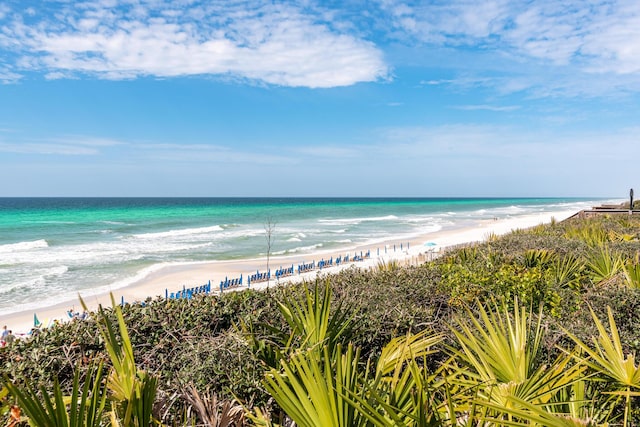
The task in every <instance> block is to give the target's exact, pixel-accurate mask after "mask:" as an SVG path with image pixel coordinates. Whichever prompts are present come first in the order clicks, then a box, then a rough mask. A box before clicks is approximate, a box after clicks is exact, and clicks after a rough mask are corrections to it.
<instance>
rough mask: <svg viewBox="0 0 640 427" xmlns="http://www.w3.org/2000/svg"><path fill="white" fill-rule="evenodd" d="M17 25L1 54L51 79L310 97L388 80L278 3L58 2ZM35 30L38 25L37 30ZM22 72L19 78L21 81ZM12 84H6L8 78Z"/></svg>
mask: <svg viewBox="0 0 640 427" xmlns="http://www.w3.org/2000/svg"><path fill="white" fill-rule="evenodd" d="M55 6H56V7H57V9H56V10H55V11H54V12H53V13H51V11H48V10H46V9H45V5H44V4H41V5H39V8H38V9H35V10H34V14H35V16H33V17H31V16H29V15H28V14H26V13H23V14H22V15H19V14H17V13H16V16H15V17H14V18H13V19H12V20H11V21H10V22H9V23H8V25H6V26H5V27H4V29H3V30H2V35H0V46H4V48H5V49H9V50H10V51H12V52H14V53H17V54H18V55H19V56H20V60H19V61H18V62H19V63H20V64H22V68H23V69H25V70H38V71H44V72H45V74H46V76H47V78H63V77H69V76H73V75H77V74H88V75H94V76H97V77H100V78H105V79H128V78H135V77H139V76H157V77H174V76H185V75H214V76H221V77H225V76H226V77H231V78H238V79H246V80H250V81H258V82H265V83H269V84H275V85H284V86H306V87H312V88H321V87H335V86H346V85H352V84H354V83H358V82H366V81H376V80H379V79H385V78H386V77H387V76H388V73H389V69H388V66H387V65H386V64H385V62H384V59H383V55H382V52H381V51H380V50H379V49H378V48H376V47H375V46H374V45H373V44H372V43H371V42H368V41H366V40H363V39H361V38H359V37H358V36H357V35H352V34H348V33H345V32H340V31H336V30H335V29H334V28H335V27H336V25H334V24H333V23H330V22H327V21H323V19H322V15H321V14H318V13H317V11H315V10H314V9H312V8H302V7H299V6H297V5H294V4H289V5H288V4H273V3H271V2H267V1H264V2H222V3H211V4H208V3H205V4H201V3H194V2H183V3H181V4H176V2H169V1H166V2H165V1H139V2H100V1H84V2H73V3H69V4H65V3H59V2H58V3H55ZM31 21H34V22H31ZM15 72H16V71H14V73H15ZM7 80H8V79H7Z"/></svg>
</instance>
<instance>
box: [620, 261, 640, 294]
mask: <svg viewBox="0 0 640 427" xmlns="http://www.w3.org/2000/svg"><path fill="white" fill-rule="evenodd" d="M623 268H624V277H625V279H626V280H627V285H628V286H629V287H630V288H633V289H640V262H638V261H637V260H636V261H635V262H634V261H629V262H627V263H626V264H625V265H624V267H623Z"/></svg>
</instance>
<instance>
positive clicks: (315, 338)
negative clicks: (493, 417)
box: [249, 287, 446, 427]
mask: <svg viewBox="0 0 640 427" xmlns="http://www.w3.org/2000/svg"><path fill="white" fill-rule="evenodd" d="M328 289H329V288H328V287H327V288H325V293H324V297H323V298H319V290H318V288H317V287H316V288H315V290H314V293H313V295H312V294H311V293H309V292H307V301H306V304H299V303H297V302H295V301H293V300H286V301H285V302H283V303H282V307H281V311H282V312H283V314H284V315H285V317H287V322H288V323H289V324H290V325H292V334H297V335H299V337H298V338H290V339H289V340H288V343H297V344H299V345H296V346H289V347H288V353H287V354H284V355H283V356H285V357H283V358H281V359H280V360H279V363H278V366H277V367H272V368H271V369H270V370H269V371H268V372H267V374H266V376H265V380H264V386H265V388H266V389H267V391H268V392H269V393H270V394H271V396H272V397H273V398H274V400H275V401H276V402H277V403H278V405H279V406H280V407H281V408H282V409H283V410H284V411H285V412H286V414H287V415H288V416H289V417H290V418H291V419H292V420H293V421H294V422H295V423H296V425H299V426H307V427H311V426H336V427H338V426H365V425H367V426H388V425H426V424H425V422H426V421H427V420H430V422H433V421H434V420H436V419H438V418H439V417H440V415H439V411H445V410H446V406H445V405H441V404H438V403H437V402H436V401H435V400H434V399H433V396H432V394H430V390H431V389H432V388H433V387H434V385H435V377H434V376H429V375H426V370H425V369H424V368H423V367H421V366H420V365H419V364H418V363H417V362H416V360H418V359H420V360H422V358H424V357H426V356H428V355H429V354H431V353H432V350H431V348H432V346H434V345H435V344H437V343H439V342H440V341H441V340H442V336H440V335H433V334H429V333H428V332H423V333H420V334H408V335H407V336H405V337H400V338H395V339H393V340H392V341H391V342H390V343H389V344H387V346H385V347H384V348H383V350H382V354H381V356H380V358H379V359H378V362H377V364H376V366H375V369H374V370H372V369H371V368H370V366H369V364H367V365H363V364H362V362H361V361H360V350H359V349H358V348H357V347H355V346H354V345H353V344H346V345H343V343H342V342H339V341H340V340H338V339H337V338H338V337H341V336H343V325H341V324H339V323H337V322H331V321H329V318H330V316H328V312H329V308H330V307H329V306H330V291H329V290H328ZM316 332H317V334H316ZM250 339H251V338H250ZM254 341H255V339H254ZM371 372H375V373H374V374H371ZM425 375H426V376H425ZM249 417H250V418H251V419H252V420H253V421H254V422H255V423H256V424H258V425H264V426H269V425H274V424H273V423H272V422H271V421H270V420H268V419H267V417H266V416H265V414H264V413H263V412H262V411H260V410H257V411H255V412H254V413H252V414H249Z"/></svg>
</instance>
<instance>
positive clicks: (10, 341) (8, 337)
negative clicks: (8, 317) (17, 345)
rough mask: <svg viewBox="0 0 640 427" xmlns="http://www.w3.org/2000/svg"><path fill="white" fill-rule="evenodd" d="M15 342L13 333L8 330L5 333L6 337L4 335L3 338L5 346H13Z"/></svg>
mask: <svg viewBox="0 0 640 427" xmlns="http://www.w3.org/2000/svg"><path fill="white" fill-rule="evenodd" d="M2 332H3V333H4V331H2ZM15 340H16V336H15V335H13V332H12V331H11V330H9V331H8V332H7V335H5V337H4V342H5V345H11V344H13V342H14V341H15Z"/></svg>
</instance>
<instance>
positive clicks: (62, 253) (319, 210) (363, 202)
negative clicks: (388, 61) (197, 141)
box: [0, 198, 605, 314]
mask: <svg viewBox="0 0 640 427" xmlns="http://www.w3.org/2000/svg"><path fill="white" fill-rule="evenodd" d="M603 202H605V201H604V200H601V199H573V198H571V199H548V198H542V199H463V198H455V199H446V198H436V199H433V198H431V199H417V198H416V199H413V198H411V199H407V198H0V314H9V313H12V312H16V311H22V310H31V309H37V308H39V307H44V306H49V305H51V304H54V303H59V302H63V301H66V300H71V299H73V298H74V297H75V296H76V295H77V293H78V292H79V291H82V293H83V295H87V294H91V293H102V292H106V291H108V290H113V289H117V288H121V287H124V286H127V285H128V284H131V283H133V282H135V281H137V280H140V279H142V278H144V277H145V276H147V275H149V274H151V273H152V272H154V271H156V270H158V269H159V268H161V267H162V266H166V265H168V264H180V263H193V262H203V261H211V260H239V259H249V258H256V257H263V256H266V252H267V246H268V245H267V237H266V228H268V224H271V230H272V238H271V250H270V253H271V254H272V255H293V254H307V253H309V254H310V253H313V252H317V251H325V250H328V251H332V250H335V251H336V253H337V252H338V251H342V250H348V249H349V248H351V247H355V246H360V245H371V246H372V247H373V246H375V245H376V244H377V243H380V242H382V241H385V240H389V239H396V240H398V241H399V242H401V241H408V240H409V239H411V238H412V237H415V236H418V235H424V234H428V233H435V232H437V231H440V230H446V229H452V228H460V227H465V226H470V225H473V224H476V223H477V222H478V221H481V220H486V219H493V218H499V219H501V218H513V217H518V216H523V215H532V214H542V213H546V212H556V211H563V210H575V211H576V212H577V211H578V210H580V209H583V208H588V207H590V206H593V205H597V204H600V203H603Z"/></svg>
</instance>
